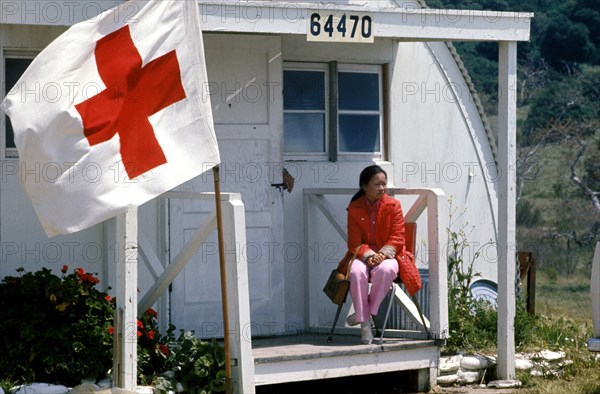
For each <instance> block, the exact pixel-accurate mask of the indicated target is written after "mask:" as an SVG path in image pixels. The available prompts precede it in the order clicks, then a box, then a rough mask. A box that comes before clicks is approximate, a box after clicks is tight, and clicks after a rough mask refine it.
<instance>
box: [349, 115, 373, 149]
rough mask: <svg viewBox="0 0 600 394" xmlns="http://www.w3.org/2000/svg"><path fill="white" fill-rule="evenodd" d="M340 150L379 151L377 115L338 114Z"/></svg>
mask: <svg viewBox="0 0 600 394" xmlns="http://www.w3.org/2000/svg"><path fill="white" fill-rule="evenodd" d="M339 127H340V141H339V143H340V152H379V150H380V147H379V145H380V144H379V115H340V124H339Z"/></svg>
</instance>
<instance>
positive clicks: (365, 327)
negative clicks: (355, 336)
mask: <svg viewBox="0 0 600 394" xmlns="http://www.w3.org/2000/svg"><path fill="white" fill-rule="evenodd" d="M360 335H361V337H362V343H364V344H365V345H370V344H371V343H373V333H372V332H371V322H370V321H368V322H363V323H360Z"/></svg>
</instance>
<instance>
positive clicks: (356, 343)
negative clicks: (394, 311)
mask: <svg viewBox="0 0 600 394" xmlns="http://www.w3.org/2000/svg"><path fill="white" fill-rule="evenodd" d="M348 331H351V330H350V329H348ZM327 336H328V335H327V334H326V333H318V332H315V333H306V334H301V335H293V336H279V337H271V338H261V339H253V341H252V355H253V358H254V380H255V385H256V386H264V385H272V384H279V383H288V382H300V381H308V380H312V381H314V380H323V379H332V378H341V377H348V376H357V375H371V374H378V373H385V372H395V371H415V372H416V373H417V377H416V386H417V387H415V388H414V389H416V390H418V391H420V392H427V391H429V389H430V388H431V387H434V385H435V379H436V377H437V368H438V361H439V347H440V346H441V345H442V344H443V340H424V339H414V338H406V337H404V338H398V337H386V338H385V339H384V340H383V342H382V343H381V344H379V343H374V344H371V345H363V344H362V343H361V341H360V335H359V334H358V332H356V333H354V335H353V334H352V333H351V332H344V333H343V334H339V335H336V336H335V337H334V341H333V342H332V343H327Z"/></svg>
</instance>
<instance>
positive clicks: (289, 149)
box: [0, 0, 532, 384]
mask: <svg viewBox="0 0 600 394" xmlns="http://www.w3.org/2000/svg"><path fill="white" fill-rule="evenodd" d="M75 3H77V4H75ZM114 5H115V1H93V2H92V1H81V2H67V1H64V2H63V1H55V2H44V1H30V0H28V1H3V2H2V5H1V7H2V9H1V10H0V12H1V14H0V52H1V61H0V82H1V83H0V95H1V96H3V95H4V94H6V92H7V89H8V88H9V87H10V86H12V84H14V82H15V81H16V80H17V79H18V76H19V75H20V74H21V73H22V72H23V71H24V69H25V68H26V66H27V64H28V63H29V61H30V60H31V59H32V58H33V57H34V56H35V54H36V53H38V52H39V51H40V50H41V49H43V48H44V47H45V46H46V45H48V44H49V43H50V42H51V41H52V40H53V39H54V38H56V37H57V36H58V35H60V34H61V33H62V32H64V31H65V29H66V27H67V26H68V25H71V24H73V23H75V22H78V21H80V20H84V19H87V18H90V17H93V16H94V15H96V14H97V13H98V12H99V11H100V10H101V9H108V8H110V7H112V6H114ZM200 8H201V22H202V23H203V29H204V31H205V34H204V44H205V56H206V62H207V68H208V78H209V82H208V84H207V85H206V86H205V88H206V92H205V93H206V97H207V98H208V97H210V99H211V101H212V107H213V114H214V120H215V129H216V134H217V138H218V141H219V146H220V152H221V158H222V160H223V162H222V164H221V181H222V190H223V192H227V193H240V195H241V199H242V202H243V206H244V209H245V224H246V226H245V229H246V244H245V245H238V249H239V251H240V252H239V253H241V255H238V256H237V258H238V260H240V261H247V272H248V289H249V306H250V329H249V330H248V327H242V328H240V330H242V331H243V332H245V333H248V332H251V334H252V336H253V337H266V336H271V335H281V334H296V333H300V332H320V330H323V329H324V328H325V327H327V325H328V324H331V321H332V320H333V313H334V311H335V308H334V306H333V305H332V304H330V303H329V301H328V300H327V299H326V298H325V296H324V295H323V294H322V292H321V288H322V286H323V284H324V281H325V279H326V278H327V275H328V273H329V272H330V271H331V269H332V267H334V266H335V262H336V260H339V258H340V257H341V256H342V255H343V253H344V252H345V243H344V240H343V239H342V237H340V236H339V235H338V234H337V231H336V228H335V226H333V225H332V224H331V223H329V221H328V220H326V219H327V217H326V216H324V215H322V214H320V213H319V212H320V211H318V209H317V208H318V204H317V203H315V201H321V202H322V203H323V204H325V207H326V208H327V209H326V210H327V211H328V212H330V214H331V217H330V219H335V220H337V221H338V222H339V224H340V227H341V228H342V229H343V228H345V220H346V217H345V208H346V205H347V203H348V201H349V199H350V197H351V195H350V194H347V193H348V191H344V192H340V191H339V190H338V191H336V190H333V191H332V190H331V189H358V185H357V183H358V174H359V173H360V171H361V170H362V169H363V168H364V167H366V166H367V165H370V164H373V163H378V164H380V165H382V166H383V167H384V168H385V169H386V170H387V172H388V177H389V187H390V188H396V189H406V188H408V189H432V188H435V189H440V190H442V191H443V193H444V195H445V196H444V197H439V198H438V200H436V201H438V203H439V206H438V212H437V216H436V214H434V212H431V211H432V209H433V208H432V207H431V206H429V209H428V210H427V214H430V219H428V218H427V215H426V214H423V215H422V216H420V217H419V216H418V213H419V212H418V211H420V210H419V209H418V208H419V207H420V204H421V203H422V202H423V201H424V200H419V201H417V198H416V196H414V195H410V194H408V195H405V194H403V192H402V191H399V195H398V198H400V199H401V201H402V202H403V206H404V210H405V214H407V213H410V212H412V213H414V214H415V216H414V217H415V218H417V217H418V219H415V220H416V221H417V222H418V228H419V232H418V239H417V248H418V256H417V257H418V264H419V267H420V268H422V269H428V268H429V265H430V263H431V261H430V259H431V256H432V255H435V256H437V257H436V259H437V262H436V264H437V263H439V262H441V263H443V264H445V263H444V262H445V257H443V255H444V253H445V250H444V247H445V246H446V244H447V239H445V237H444V234H445V230H446V227H447V225H448V216H449V215H448V212H449V211H448V208H449V205H448V203H447V202H446V200H447V198H448V197H450V196H451V197H452V201H453V202H452V205H453V207H455V208H456V209H457V212H458V213H460V212H462V211H463V210H464V209H466V211H465V212H464V213H463V214H462V215H461V216H460V217H459V218H458V219H457V220H456V222H455V224H453V225H452V226H456V227H452V230H455V231H457V230H458V229H459V228H460V226H461V225H462V224H465V223H469V224H470V225H473V226H474V229H475V230H474V231H473V232H472V233H470V235H469V236H468V240H469V242H470V244H471V245H472V248H470V249H469V251H468V253H472V252H474V251H475V249H478V248H479V247H480V246H483V249H482V258H481V259H479V260H478V263H477V265H476V267H475V270H476V271H479V272H481V274H482V276H483V277H484V278H488V279H492V280H494V281H498V283H499V285H500V286H499V290H500V294H501V296H502V295H503V293H502V292H503V289H506V288H507V287H506V281H504V282H503V278H504V279H505V278H509V277H510V275H511V272H512V273H514V267H513V268H512V271H511V268H510V265H511V264H512V265H513V266H514V257H511V256H510V255H507V254H504V256H501V255H502V253H500V255H499V254H498V253H497V248H499V250H501V251H506V250H507V248H508V250H511V248H514V204H512V203H508V202H507V201H511V196H514V190H511V184H510V182H511V179H513V180H514V177H513V175H514V174H512V171H514V168H512V167H510V166H509V165H508V164H514V161H513V160H514V151H513V149H514V122H515V117H514V116H515V114H514V103H512V104H511V101H510V100H511V99H510V97H512V96H511V95H514V89H512V91H510V89H509V92H508V94H507V95H506V96H507V97H508V99H500V100H499V102H501V108H500V111H499V112H500V124H499V130H500V131H499V138H500V145H501V146H508V148H502V149H501V150H500V151H499V152H500V154H498V153H497V151H496V148H495V141H494V139H493V137H491V136H490V133H489V127H486V125H485V124H484V121H483V120H482V111H481V108H480V105H478V101H477V98H476V95H475V96H474V93H473V90H472V86H471V85H470V83H469V82H467V79H466V71H465V70H464V67H463V66H462V63H461V62H460V59H458V57H457V55H456V53H455V51H454V50H453V48H452V46H451V44H449V43H448V42H450V41H460V40H489V41H499V42H502V44H501V46H500V51H501V58H500V59H501V61H500V64H501V67H502V68H501V70H500V75H501V79H500V86H501V89H502V87H503V86H508V87H514V86H515V85H513V84H512V82H514V80H513V79H512V78H514V73H515V71H514V67H515V65H516V63H515V59H516V49H515V48H516V42H517V41H523V40H528V39H529V23H530V19H531V17H532V15H531V14H513V13H494V12H481V11H452V10H429V9H422V4H420V3H419V2H418V1H391V0H390V1H360V0H346V1H335V2H327V3H325V2H291V1H278V2H275V1H258V2H257V1H243V0H240V1H221V0H219V1H212V2H204V1H200ZM344 13H345V14H347V17H348V19H347V23H346V26H345V30H346V33H347V34H346V37H341V35H342V30H344V27H342V26H341V25H340V23H339V19H331V20H332V21H335V22H336V23H337V26H336V24H333V25H329V24H328V21H329V17H330V16H331V15H333V16H334V17H336V18H337V17H339V16H340V15H342V14H344ZM351 26H352V29H351ZM354 28H355V29H354ZM350 30H352V32H350ZM330 32H331V36H330V34H329V33H330ZM334 33H335V34H334ZM353 33H354V37H351V36H352V34H353ZM503 76H504V79H503ZM56 88H57V87H54V86H52V87H50V86H48V87H40V89H39V91H38V92H33V93H32V94H37V95H38V97H41V98H48V97H50V96H51V95H52V94H56V92H55V89H56ZM58 88H59V89H60V88H61V87H58ZM53 89H54V90H53ZM502 103H504V104H502ZM502 105H503V107H502ZM0 136H1V138H0V140H1V143H0V144H1V145H0V147H1V151H0V158H1V159H2V167H1V172H0V175H1V177H2V181H1V182H0V244H1V253H2V254H1V264H0V277H3V276H6V275H13V274H14V273H15V269H16V268H18V267H24V268H25V270H26V271H35V270H38V269H39V268H41V267H42V266H46V267H49V268H53V269H54V272H58V270H60V268H61V267H62V265H63V264H67V265H69V266H70V267H71V268H75V267H79V266H81V267H83V268H85V269H86V270H87V271H90V272H98V273H99V275H100V278H101V285H102V284H111V285H112V286H113V287H115V284H116V278H115V275H116V273H115V272H116V271H115V269H114V261H115V250H114V246H113V245H114V236H115V235H114V234H115V223H114V220H111V221H108V222H106V223H103V224H100V225H97V226H95V227H93V228H91V229H88V230H85V231H82V232H80V233H76V234H73V235H69V236H60V237H56V238H52V239H48V238H47V237H46V236H45V235H44V232H43V230H42V228H41V226H40V224H39V222H38V220H37V218H36V217H35V214H34V211H33V209H32V207H31V204H30V202H29V200H28V199H27V198H26V196H25V194H24V192H23V190H22V188H21V186H20V184H19V183H20V177H26V176H35V177H50V178H51V177H53V176H56V175H55V174H56V172H57V171H59V170H60V169H61V168H62V167H63V166H65V165H67V163H52V164H49V165H39V164H38V165H32V167H26V168H19V163H18V159H17V152H16V150H15V148H14V143H13V142H12V135H11V132H10V128H9V125H8V124H7V119H6V118H5V117H2V119H1V121H0ZM511 141H512V143H511ZM503 144H504V145H503ZM511 152H512V153H511ZM284 167H285V168H286V169H287V170H288V171H289V173H290V174H291V175H292V176H294V177H295V180H296V183H295V187H294V190H293V191H292V192H291V193H287V192H286V191H284V190H282V188H281V187H278V186H277V185H279V184H281V183H282V171H283V168H284ZM507 168H508V171H506V170H505V169H507ZM88 170H89V174H88V176H89V177H90V180H91V181H93V177H94V176H95V175H94V172H93V171H94V169H93V168H90V169H88ZM314 189H327V190H326V191H324V190H314ZM513 189H514V188H513ZM179 190H180V191H189V192H210V191H212V190H213V178H212V175H210V174H207V175H205V176H201V177H199V178H197V179H195V180H194V181H192V182H189V183H188V184H185V185H183V186H181V187H180V188H179ZM336 193H342V194H341V195H339V194H336ZM344 193H345V194H344ZM323 194H332V195H330V196H329V197H327V199H325V197H323V196H321V197H319V196H320V195H323ZM310 196H313V197H310ZM415 201H417V204H416V206H415V209H414V210H413V211H411V210H410V208H411V206H412V205H413V204H414V203H415ZM421 205H423V204H421ZM213 206H214V202H213V201H211V200H208V201H205V202H202V201H188V200H180V199H157V200H155V201H152V202H150V203H148V204H146V205H145V206H143V207H142V208H141V209H140V212H139V220H140V232H139V240H140V247H141V251H142V253H141V255H142V256H141V257H142V258H141V261H144V262H146V264H140V267H139V269H140V273H139V275H140V276H139V281H138V287H139V288H140V297H142V296H143V295H144V293H145V292H146V291H147V290H148V289H149V288H150V287H151V286H152V285H153V284H154V283H155V281H156V276H157V275H160V271H161V270H162V269H163V268H162V267H161V266H165V265H166V264H167V262H169V261H172V260H174V259H175V258H176V256H177V255H178V254H179V252H181V250H183V248H184V245H185V243H186V242H188V241H189V240H190V238H191V237H192V236H193V232H194V230H195V229H196V228H198V227H199V226H200V224H201V223H202V221H203V220H204V219H206V217H207V216H208V213H209V212H210V211H211V210H212V209H213ZM421 208H423V207H421ZM421 211H422V209H421ZM458 213H457V214H456V216H458ZM511 215H512V216H511ZM456 216H455V217H454V219H456ZM436 218H437V219H439V220H436ZM502 218H504V219H502ZM511 219H512V222H511ZM434 225H436V226H439V228H435V229H434V228H433V227H434ZM432 233H435V235H436V236H438V238H439V240H438V241H437V242H438V244H439V245H432V244H431V241H428V240H431V238H429V237H430V236H431V234H432ZM440 235H441V237H439V236H440ZM511 236H512V241H511ZM490 242H491V244H490ZM502 245H504V246H502ZM507 245H508V246H507ZM438 246H439V247H438ZM228 247H229V248H230V249H233V246H231V245H229V246H228ZM465 257H469V256H465ZM511 259H512V260H511ZM502 261H504V263H502ZM511 262H512V263H511ZM499 263H500V268H502V267H503V264H505V265H506V264H508V266H509V267H508V268H506V267H505V268H506V269H500V270H499ZM149 267H150V268H149ZM440 272H444V273H445V271H440ZM499 272H500V273H501V274H500V277H499ZM430 277H435V275H434V274H433V273H430ZM513 277H514V275H513ZM443 283H445V278H439V277H435V278H434V282H432V283H430V289H431V284H434V285H435V287H436V288H435V289H433V290H431V291H434V292H436V293H435V294H436V297H438V300H437V301H434V309H435V311H433V312H432V313H433V314H435V315H436V316H430V320H431V321H432V323H434V322H437V324H438V325H439V324H442V325H443V323H444V321H445V320H444V319H446V317H445V316H446V315H445V312H444V308H445V307H446V305H445V294H439V291H440V289H441V290H445V285H443ZM503 283H504V284H503ZM503 286H505V287H503ZM502 306H503V304H502V302H500V308H501V310H502ZM158 310H159V315H160V316H161V318H162V319H163V323H166V322H167V321H169V322H171V323H173V324H174V325H175V326H176V327H178V328H185V329H193V330H195V331H196V333H197V334H198V335H199V336H203V337H211V336H222V335H223V333H222V312H221V295H220V286H219V268H218V253H217V246H216V236H215V235H211V236H210V237H209V239H208V241H207V242H205V243H204V244H203V245H202V247H201V250H200V252H199V253H197V254H196V255H195V256H194V257H193V258H192V260H191V262H190V263H189V264H188V265H187V266H186V268H185V270H184V272H183V273H182V274H180V275H178V276H177V278H176V279H175V280H174V282H173V283H172V286H170V287H169V289H168V291H167V292H166V293H164V296H162V297H161V298H160V299H159V301H158ZM501 313H502V311H501ZM506 313H508V314H509V315H508V317H510V313H511V312H510V310H509V311H508V312H506ZM501 316H502V315H501ZM446 328H447V327H440V326H438V327H433V328H432V330H433V332H434V333H437V334H438V335H443V333H444V332H445V330H446ZM242 335H244V334H242ZM499 341H500V342H502V340H501V339H500V337H499ZM507 341H508V344H507V345H511V343H510V338H509V339H507ZM501 344H502V343H499V345H501ZM436 346H437V345H436ZM509 347H510V346H509ZM428 351H429V350H428ZM501 357H502V355H501ZM397 368H399V369H423V368H425V370H426V371H427V372H429V371H435V370H436V369H437V364H436V362H435V357H434V361H433V362H431V363H430V364H429V365H427V366H424V365H423V364H418V365H416V364H415V365H410V364H402V366H400V367H397ZM506 368H507V371H508V372H507V373H508V375H510V368H511V367H510V363H509V365H508V366H507V367H506ZM513 369H514V368H513ZM500 370H501V371H502V367H500ZM371 372H374V371H368V370H363V371H360V372H358V373H371ZM512 374H514V371H513V372H512ZM292 375H293V374H292ZM294 376H295V377H292V378H290V379H297V380H303V379H308V378H310V376H309V375H306V374H305V375H301V374H296V375H294ZM315 376H316V375H315ZM330 376H331V375H330ZM313 377H314V376H313ZM429 379H431V377H430V378H429ZM257 382H258V379H257ZM265 382H269V380H268V379H267V380H265ZM272 382H275V380H272ZM252 384H254V380H252Z"/></svg>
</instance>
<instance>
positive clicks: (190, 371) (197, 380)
mask: <svg viewBox="0 0 600 394" xmlns="http://www.w3.org/2000/svg"><path fill="white" fill-rule="evenodd" d="M172 328H173V327H171V329H170V330H169V335H170V336H171V338H173V337H172V335H173V334H172V333H173V330H172ZM180 331H181V332H180V335H179V337H178V338H177V339H176V340H173V341H171V342H170V343H169V349H170V354H169V357H168V358H167V360H166V363H165V369H164V372H162V373H160V374H157V375H155V376H153V379H152V384H153V385H154V387H155V391H158V392H159V393H168V392H169V391H175V392H185V393H188V394H208V393H219V392H225V352H224V350H223V348H222V347H221V345H219V344H218V343H217V341H216V340H215V339H213V340H212V341H211V342H206V341H202V340H200V339H198V338H196V337H194V333H193V332H192V331H188V332H185V331H184V330H180Z"/></svg>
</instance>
